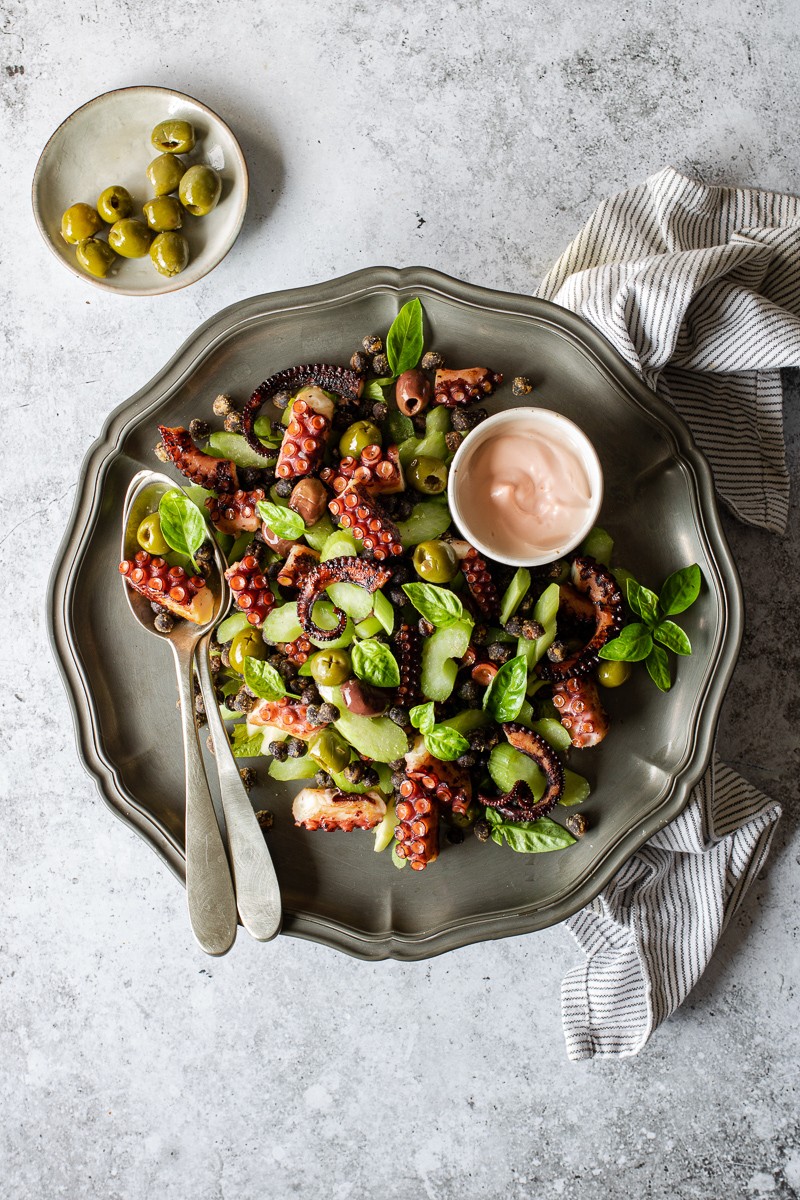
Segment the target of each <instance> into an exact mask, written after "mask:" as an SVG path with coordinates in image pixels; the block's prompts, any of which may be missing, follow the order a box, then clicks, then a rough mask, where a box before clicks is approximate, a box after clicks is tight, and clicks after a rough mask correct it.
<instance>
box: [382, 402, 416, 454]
mask: <svg viewBox="0 0 800 1200" xmlns="http://www.w3.org/2000/svg"><path fill="white" fill-rule="evenodd" d="M384 426H385V429H386V437H387V440H388V441H389V442H393V443H395V444H396V445H399V444H400V442H404V441H405V440H406V438H412V437H413V436H414V422H413V421H412V420H411V417H407V416H406V415H405V413H401V412H400V410H399V409H397V408H392V409H390V410H389V412H388V414H387V416H386V421H385V422H384Z"/></svg>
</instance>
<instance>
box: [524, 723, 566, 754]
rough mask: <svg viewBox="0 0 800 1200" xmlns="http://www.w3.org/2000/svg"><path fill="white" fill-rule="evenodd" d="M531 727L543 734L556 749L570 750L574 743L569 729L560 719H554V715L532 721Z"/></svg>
mask: <svg viewBox="0 0 800 1200" xmlns="http://www.w3.org/2000/svg"><path fill="white" fill-rule="evenodd" d="M531 728H532V729H534V730H535V731H536V733H539V734H541V736H542V737H543V738H544V740H545V741H546V742H549V743H550V745H551V746H552V747H553V749H554V750H569V748H570V746H571V745H572V738H571V737H570V735H569V730H568V729H565V728H564V726H563V725H562V724H561V722H560V721H554V720H553V718H552V717H542V718H541V720H539V721H533V722H531Z"/></svg>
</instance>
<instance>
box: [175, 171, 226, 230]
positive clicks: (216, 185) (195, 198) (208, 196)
mask: <svg viewBox="0 0 800 1200" xmlns="http://www.w3.org/2000/svg"><path fill="white" fill-rule="evenodd" d="M178 195H179V197H180V201H181V204H182V205H183V207H184V208H185V209H186V211H187V212H190V213H191V214H192V216H193V217H205V216H207V215H208V214H209V213H210V212H211V210H212V209H213V208H216V206H217V202H218V200H219V198H220V196H221V195H222V180H221V179H220V177H219V175H218V174H217V172H216V171H215V170H214V168H213V167H207V166H205V165H203V164H201V163H198V165H197V166H194V167H189V170H188V171H187V172H186V174H185V175H184V176H183V178H182V179H181V182H180V188H179V189H178Z"/></svg>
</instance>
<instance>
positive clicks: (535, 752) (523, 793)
mask: <svg viewBox="0 0 800 1200" xmlns="http://www.w3.org/2000/svg"><path fill="white" fill-rule="evenodd" d="M503 733H504V734H505V735H506V738H507V739H508V743H509V745H510V746H513V747H514V749H515V750H519V751H521V752H522V753H523V754H527V756H528V758H532V759H533V761H534V762H535V763H536V765H537V767H540V768H541V770H542V771H543V772H544V777H545V779H546V781H547V783H546V787H545V790H544V795H543V796H542V798H541V800H539V801H538V802H537V801H536V800H534V798H533V792H532V791H531V789H530V787H529V785H528V784H527V783H526V782H525V781H524V780H522V779H520V780H517V782H516V783H515V784H514V786H513V787H512V788H511V791H509V792H506V794H505V795H504V796H484V795H483V794H481V795H480V796H479V797H478V799H479V800H480V801H481V803H483V804H486V805H488V807H489V808H496V809H497V811H498V812H499V813H500V815H501V816H502V817H505V819H506V820H507V821H538V819H539V817H544V816H546V815H547V814H548V813H549V812H550V810H551V809H552V808H553V807H554V805H555V804H557V803H558V801H559V800H560V798H561V797H562V796H563V794H564V768H563V767H562V765H561V760H560V759H559V757H558V755H557V754H556V752H555V750H554V749H553V747H552V746H551V745H550V744H549V743H548V742H546V741H545V740H544V738H543V737H541V736H540V735H539V734H538V733H535V732H534V731H533V730H532V729H528V728H527V727H526V726H525V725H520V724H519V723H518V722H516V721H506V722H505V724H504V725H503Z"/></svg>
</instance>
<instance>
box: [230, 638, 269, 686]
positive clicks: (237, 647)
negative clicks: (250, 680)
mask: <svg viewBox="0 0 800 1200" xmlns="http://www.w3.org/2000/svg"><path fill="white" fill-rule="evenodd" d="M228 656H229V658H230V660H231V670H233V671H235V672H236V674H237V675H244V660H245V659H246V658H260V659H262V660H263V659H265V658H266V657H267V646H266V643H265V641H264V639H263V638H262V636H261V634H260V633H259V632H258V630H257V629H253V628H252V627H251V628H250V629H241V630H240V631H239V633H237V634H236V637H235V638H234V639H233V641H232V642H231V648H230V650H229V651H228Z"/></svg>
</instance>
